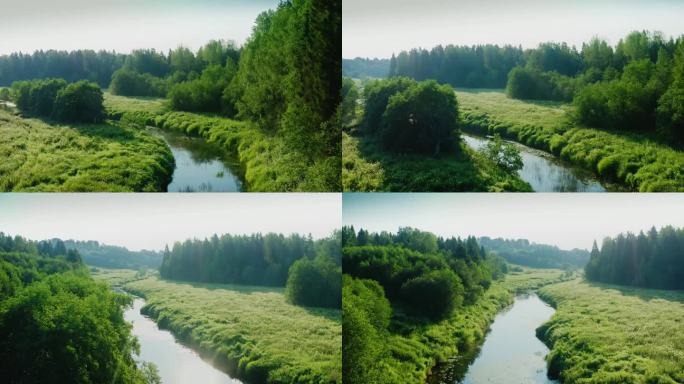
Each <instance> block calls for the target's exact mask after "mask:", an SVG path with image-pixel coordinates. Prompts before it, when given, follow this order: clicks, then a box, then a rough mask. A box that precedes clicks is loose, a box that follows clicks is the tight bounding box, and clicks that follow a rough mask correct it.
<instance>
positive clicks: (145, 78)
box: [109, 68, 166, 96]
mask: <svg viewBox="0 0 684 384" xmlns="http://www.w3.org/2000/svg"><path fill="white" fill-rule="evenodd" d="M109 91H110V92H112V94H114V95H126V96H164V95H165V94H166V84H164V82H162V80H161V79H159V78H158V77H154V76H152V75H150V74H149V73H138V72H135V71H133V70H131V69H128V68H122V69H119V70H118V71H116V72H114V74H113V75H112V82H111V84H110V86H109Z"/></svg>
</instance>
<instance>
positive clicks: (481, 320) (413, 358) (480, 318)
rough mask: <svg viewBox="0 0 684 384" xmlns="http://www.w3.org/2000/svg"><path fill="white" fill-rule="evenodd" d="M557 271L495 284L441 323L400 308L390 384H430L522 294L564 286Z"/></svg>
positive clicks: (517, 276)
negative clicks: (440, 366) (435, 371)
mask: <svg viewBox="0 0 684 384" xmlns="http://www.w3.org/2000/svg"><path fill="white" fill-rule="evenodd" d="M564 274H565V273H564V272H563V271H561V270H557V269H529V268H523V269H522V272H515V273H512V274H507V275H506V276H505V278H504V279H503V280H500V281H495V282H494V283H493V284H492V285H491V286H490V287H489V289H488V290H487V291H486V292H485V293H484V294H483V295H482V296H481V297H480V298H479V299H478V300H477V302H476V303H474V304H473V305H468V306H465V307H464V308H463V309H461V310H457V311H455V312H454V314H453V315H452V316H451V317H450V318H448V319H446V320H443V321H440V322H439V323H426V322H425V320H424V319H419V318H415V317H409V316H407V315H405V314H404V313H403V312H401V311H400V310H398V309H396V308H395V309H394V312H395V314H394V316H393V318H392V322H391V324H390V331H391V336H390V338H389V339H388V342H387V343H388V345H389V349H390V351H391V352H390V356H388V357H387V358H386V359H384V360H383V361H382V362H381V364H383V365H385V366H386V369H384V373H385V376H386V377H387V381H386V382H388V383H424V382H425V380H426V378H427V375H428V374H429V372H430V369H431V368H432V367H433V366H434V365H435V364H436V363H437V362H444V361H447V360H448V359H449V358H452V357H453V356H456V355H465V354H467V353H468V352H469V351H471V350H472V349H473V348H475V347H477V346H478V345H479V344H481V343H482V342H483V341H484V337H485V335H486V333H487V330H488V328H489V325H490V324H491V323H492V321H494V318H495V317H496V315H497V313H499V312H500V311H501V310H502V309H504V308H506V307H507V306H509V305H510V304H512V303H513V299H514V297H515V294H516V293H519V292H523V291H527V290H533V289H537V288H539V287H540V286H543V285H546V284H551V283H555V282H559V281H562V280H564V279H567V278H568V277H567V276H565V275H564Z"/></svg>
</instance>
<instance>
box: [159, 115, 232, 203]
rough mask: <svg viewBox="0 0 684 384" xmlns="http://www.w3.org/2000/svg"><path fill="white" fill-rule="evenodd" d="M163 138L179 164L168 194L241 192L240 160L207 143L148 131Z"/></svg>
mask: <svg viewBox="0 0 684 384" xmlns="http://www.w3.org/2000/svg"><path fill="white" fill-rule="evenodd" d="M149 129H150V130H151V131H152V132H153V133H154V134H156V135H158V136H160V137H162V138H163V139H164V140H165V141H166V143H167V144H168V145H169V148H170V149H171V153H173V157H174V159H175V161H176V169H175V170H174V172H173V179H172V181H171V183H170V184H169V186H168V188H167V189H168V191H169V192H239V191H241V190H242V188H243V183H242V181H241V180H240V178H239V177H238V176H237V175H238V174H239V173H240V166H239V163H238V162H237V160H235V159H231V158H229V157H227V156H226V155H225V152H224V151H223V150H221V148H218V146H216V145H213V144H210V143H207V142H206V141H205V140H204V139H201V138H196V137H188V136H185V135H181V134H176V133H174V132H168V131H163V130H160V129H155V128H149Z"/></svg>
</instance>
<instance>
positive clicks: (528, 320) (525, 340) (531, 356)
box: [429, 294, 557, 384]
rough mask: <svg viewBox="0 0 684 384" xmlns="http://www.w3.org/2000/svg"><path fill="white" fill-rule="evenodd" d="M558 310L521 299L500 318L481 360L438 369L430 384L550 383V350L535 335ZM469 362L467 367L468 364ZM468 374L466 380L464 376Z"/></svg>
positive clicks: (531, 299)
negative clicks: (546, 358) (548, 365)
mask: <svg viewBox="0 0 684 384" xmlns="http://www.w3.org/2000/svg"><path fill="white" fill-rule="evenodd" d="M553 312H554V309H553V308H551V307H550V306H549V305H547V304H546V303H544V302H543V301H541V299H539V297H537V295H536V294H531V295H525V296H518V297H517V298H516V300H515V303H514V304H513V306H512V307H511V308H510V309H508V310H507V311H505V312H502V313H500V314H498V315H497V317H496V319H494V323H492V326H491V328H490V332H489V333H488V334H487V336H486V339H485V342H484V344H483V345H482V348H481V349H480V350H479V354H478V355H477V358H475V360H474V361H473V363H472V364H470V366H468V365H467V361H469V360H471V359H472V357H473V356H463V357H464V358H465V359H466V360H462V361H454V362H452V364H447V365H445V366H441V367H438V369H436V370H435V373H434V375H433V377H431V379H430V380H429V382H430V383H459V384H482V383H492V384H499V383H500V384H507V383H516V384H550V383H557V381H555V380H550V379H548V378H547V377H546V362H545V360H544V357H545V356H546V354H547V353H548V352H549V349H548V348H547V347H546V346H545V345H544V343H542V342H541V341H539V339H537V337H536V336H535V330H536V328H537V327H538V326H539V325H541V324H542V323H543V322H544V321H546V320H548V319H549V318H550V317H551V315H552V314H553ZM464 363H465V364H464ZM464 375H465V377H464Z"/></svg>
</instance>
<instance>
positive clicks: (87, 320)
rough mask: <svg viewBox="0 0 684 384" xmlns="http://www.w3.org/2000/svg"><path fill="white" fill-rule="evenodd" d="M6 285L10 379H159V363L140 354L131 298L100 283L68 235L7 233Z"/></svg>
mask: <svg viewBox="0 0 684 384" xmlns="http://www.w3.org/2000/svg"><path fill="white" fill-rule="evenodd" d="M0 287H1V289H0V361H2V363H0V375H2V377H3V380H5V381H7V382H10V383H45V382H79V383H102V382H111V383H122V384H123V383H158V377H157V376H156V369H155V368H154V366H151V365H148V364H145V363H136V360H135V358H134V354H137V353H138V346H137V342H136V340H135V339H134V338H133V337H132V335H131V331H130V326H129V325H128V324H127V323H126V322H125V321H124V318H123V307H124V306H125V305H126V304H127V303H128V302H129V299H128V298H127V297H126V296H124V295H120V294H117V293H114V292H113V291H111V290H110V289H109V287H108V286H107V285H104V284H99V283H95V282H94V281H93V280H92V278H90V276H89V274H88V270H87V268H86V267H85V265H84V264H83V262H82V261H81V257H80V255H79V253H78V252H77V251H75V250H71V249H69V250H67V248H66V247H65V243H64V242H62V241H59V240H57V241H40V242H36V241H31V240H27V239H24V238H22V237H20V236H14V237H12V236H9V235H6V234H4V233H0ZM93 345H97V348H93ZM139 364H140V365H139Z"/></svg>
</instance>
